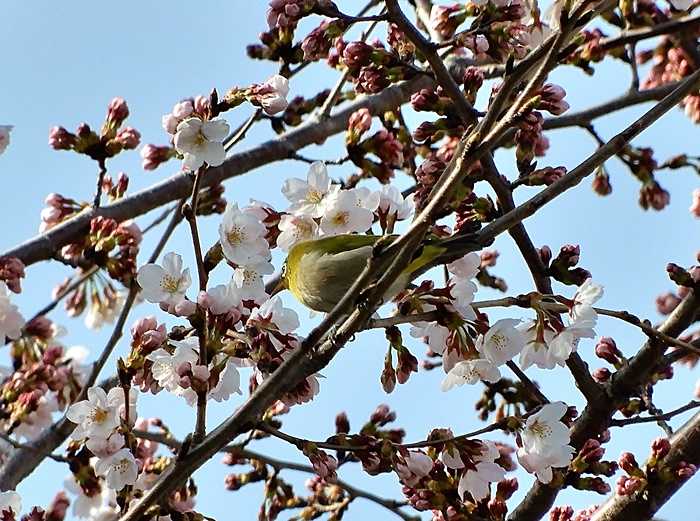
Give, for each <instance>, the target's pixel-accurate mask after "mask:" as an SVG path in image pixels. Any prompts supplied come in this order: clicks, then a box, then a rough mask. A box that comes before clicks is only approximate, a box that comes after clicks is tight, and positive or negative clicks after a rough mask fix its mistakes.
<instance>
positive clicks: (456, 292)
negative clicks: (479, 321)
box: [449, 277, 477, 320]
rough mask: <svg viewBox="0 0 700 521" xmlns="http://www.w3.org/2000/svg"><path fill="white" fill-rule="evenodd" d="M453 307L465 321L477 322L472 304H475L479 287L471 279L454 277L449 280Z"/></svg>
mask: <svg viewBox="0 0 700 521" xmlns="http://www.w3.org/2000/svg"><path fill="white" fill-rule="evenodd" d="M449 288H450V295H451V296H452V305H453V306H454V308H455V310H457V312H458V313H459V314H460V315H461V316H462V318H463V319H464V320H476V313H475V312H474V308H472V306H471V304H472V302H474V294H475V293H476V290H477V286H476V284H474V282H472V281H471V280H469V279H463V278H460V277H452V278H451V279H450V280H449Z"/></svg>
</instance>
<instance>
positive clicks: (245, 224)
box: [219, 203, 270, 266]
mask: <svg viewBox="0 0 700 521" xmlns="http://www.w3.org/2000/svg"><path fill="white" fill-rule="evenodd" d="M266 234H267V228H265V225H264V224H263V223H262V222H260V220H258V219H257V218H256V217H255V216H254V215H253V214H252V213H250V212H246V211H245V210H240V209H239V208H238V205H237V204H235V203H232V204H229V205H228V207H226V212H224V217H223V219H222V221H221V224H220V225H219V240H220V242H221V248H222V250H223V252H224V256H225V257H226V258H227V259H228V260H229V261H231V262H233V263H235V264H238V265H243V266H246V265H251V264H255V263H257V262H261V261H267V260H268V259H269V258H270V247H269V246H268V244H267V241H266V240H265V235H266Z"/></svg>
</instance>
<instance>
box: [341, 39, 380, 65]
mask: <svg viewBox="0 0 700 521" xmlns="http://www.w3.org/2000/svg"><path fill="white" fill-rule="evenodd" d="M373 52H374V47H372V46H371V45H369V44H367V43H365V42H350V43H349V44H347V45H346V46H345V49H344V50H343V61H344V62H345V65H347V66H348V67H350V68H351V69H356V68H357V69H359V68H360V67H364V66H365V65H369V63H370V58H371V56H372V53H373Z"/></svg>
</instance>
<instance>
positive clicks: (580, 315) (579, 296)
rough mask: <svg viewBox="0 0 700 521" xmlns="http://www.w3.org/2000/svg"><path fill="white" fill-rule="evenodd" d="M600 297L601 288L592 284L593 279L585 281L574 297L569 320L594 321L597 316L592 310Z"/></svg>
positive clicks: (601, 294)
mask: <svg viewBox="0 0 700 521" xmlns="http://www.w3.org/2000/svg"><path fill="white" fill-rule="evenodd" d="M602 296H603V286H601V285H600V284H596V283H595V282H593V279H590V278H589V279H586V280H585V281H584V283H583V284H581V286H580V287H579V288H578V291H577V292H576V294H575V295H574V299H573V300H574V304H573V306H572V307H571V311H570V315H571V318H572V319H573V320H574V321H577V320H580V319H592V320H596V319H597V317H598V314H597V313H596V312H595V310H594V309H593V304H595V303H596V302H597V301H598V300H599V299H600V297H602Z"/></svg>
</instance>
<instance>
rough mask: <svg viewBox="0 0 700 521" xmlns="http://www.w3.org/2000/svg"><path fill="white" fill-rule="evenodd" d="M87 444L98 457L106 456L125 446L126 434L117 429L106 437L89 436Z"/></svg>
mask: <svg viewBox="0 0 700 521" xmlns="http://www.w3.org/2000/svg"><path fill="white" fill-rule="evenodd" d="M85 446H86V447H87V448H88V449H89V450H90V452H92V453H93V454H94V455H95V456H97V457H98V458H105V457H107V456H109V455H110V454H114V453H115V452H117V451H118V450H119V449H121V448H122V447H123V446H124V436H122V435H121V434H119V433H118V432H116V431H115V432H113V433H112V434H110V435H109V436H108V437H106V438H100V437H99V436H95V437H92V438H88V440H87V442H86V443H85Z"/></svg>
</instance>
